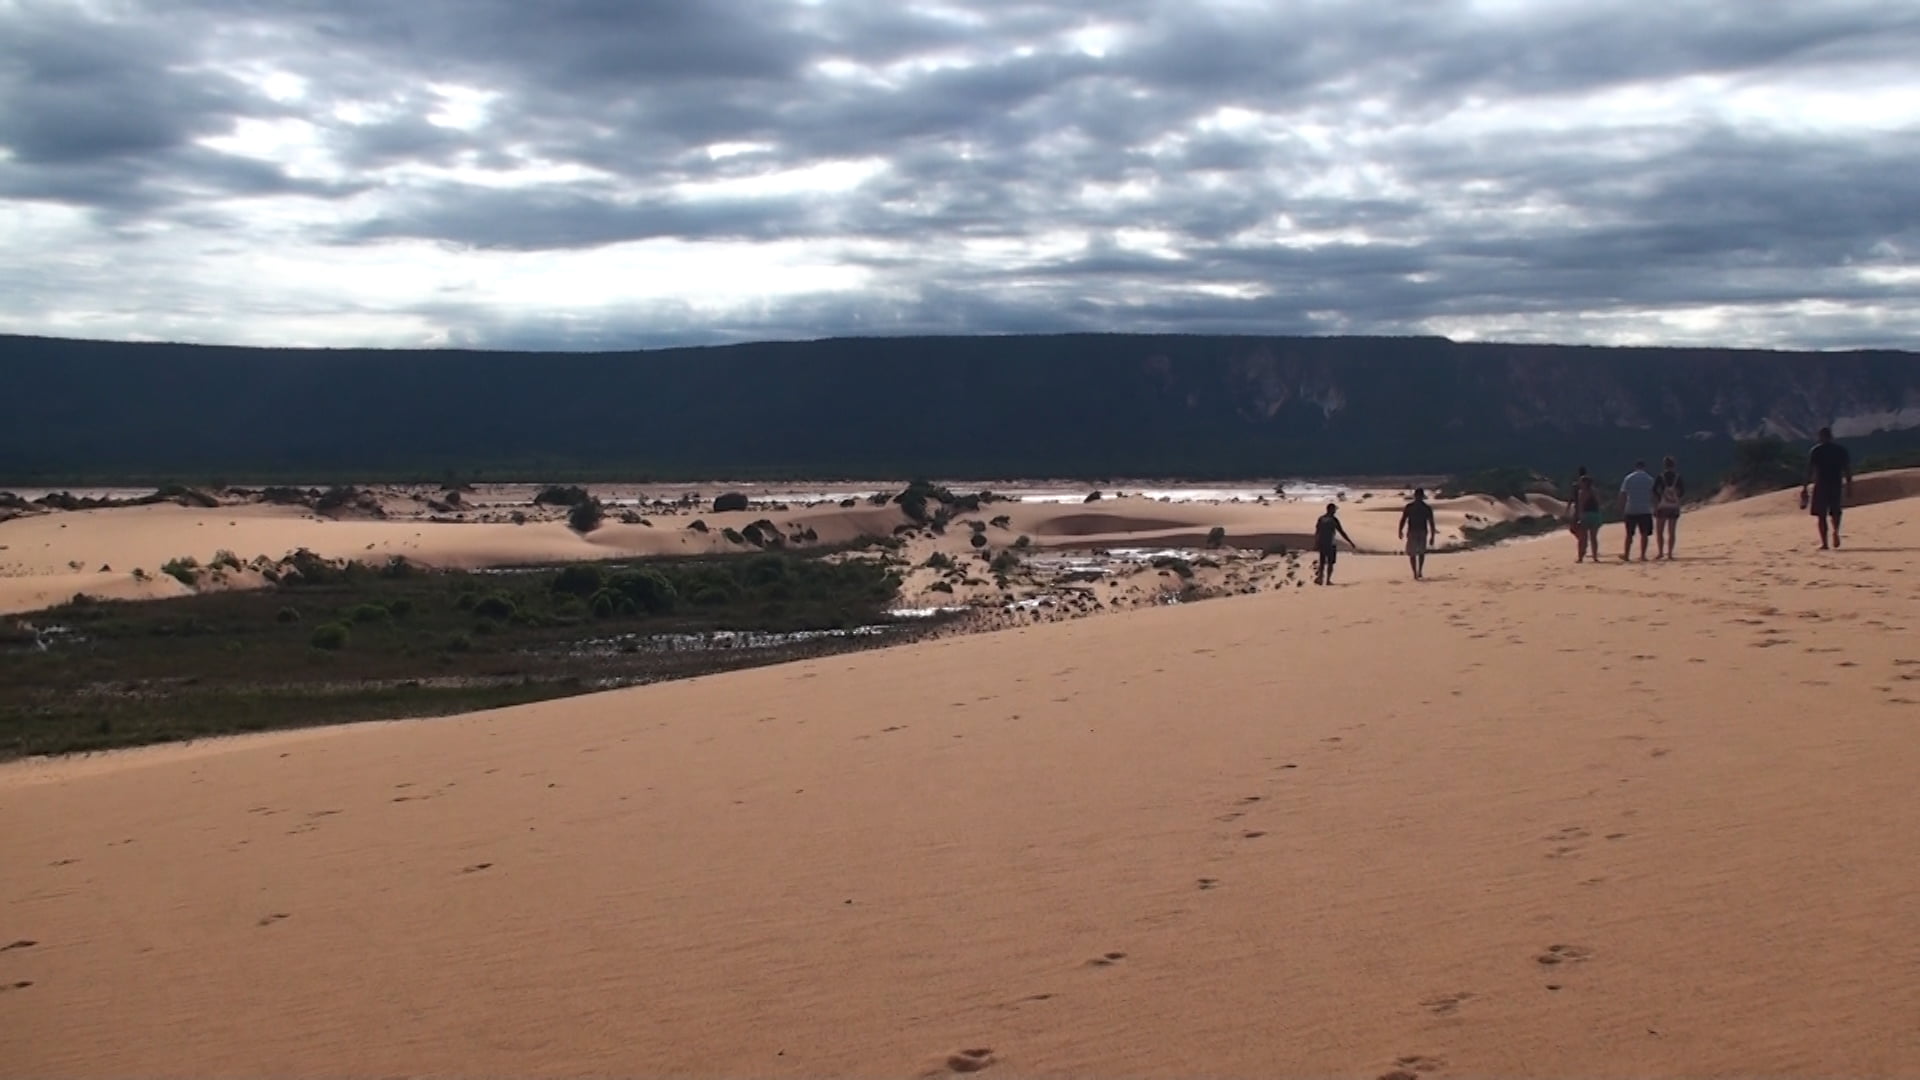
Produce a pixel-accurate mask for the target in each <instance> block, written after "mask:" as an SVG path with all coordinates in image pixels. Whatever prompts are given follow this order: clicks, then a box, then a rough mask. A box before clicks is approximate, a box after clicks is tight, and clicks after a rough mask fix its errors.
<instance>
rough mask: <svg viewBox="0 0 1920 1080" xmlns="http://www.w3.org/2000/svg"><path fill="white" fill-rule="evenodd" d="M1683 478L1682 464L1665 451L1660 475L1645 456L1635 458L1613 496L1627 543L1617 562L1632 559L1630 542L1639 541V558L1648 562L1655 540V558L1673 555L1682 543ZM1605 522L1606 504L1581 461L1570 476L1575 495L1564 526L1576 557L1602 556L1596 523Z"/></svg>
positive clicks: (1569, 503) (1685, 490)
mask: <svg viewBox="0 0 1920 1080" xmlns="http://www.w3.org/2000/svg"><path fill="white" fill-rule="evenodd" d="M1686 495H1687V482H1686V481H1685V480H1684V479H1682V478H1681V476H1680V467H1679V464H1678V463H1677V462H1675V461H1674V459H1673V458H1672V457H1671V456H1669V457H1667V458H1666V459H1665V460H1664V461H1662V462H1661V465H1660V473H1659V475H1657V476H1656V475H1654V474H1653V473H1650V472H1648V471H1647V463H1646V462H1645V461H1636V462H1634V463H1633V471H1632V472H1630V473H1628V474H1627V476H1626V479H1624V480H1622V481H1620V494H1619V496H1618V498H1617V500H1616V502H1617V505H1618V507H1619V509H1620V520H1621V522H1622V523H1623V524H1624V525H1626V527H1627V542H1626V545H1625V546H1624V547H1622V548H1621V549H1620V561H1621V562H1627V561H1628V560H1630V559H1632V558H1633V541H1634V539H1635V538H1636V537H1638V538H1639V540H1640V561H1641V562H1646V561H1647V543H1648V541H1652V542H1653V544H1654V556H1653V557H1654V558H1656V559H1671V558H1673V555H1674V551H1675V550H1676V549H1677V548H1678V547H1679V543H1680V502H1681V500H1682V499H1684V498H1686ZM1605 521H1606V509H1605V504H1604V503H1603V502H1602V501H1601V498H1600V491H1599V489H1598V488H1596V487H1595V486H1594V483H1593V474H1592V473H1589V472H1588V471H1587V467H1586V466H1585V465H1582V466H1580V471H1579V472H1578V473H1577V474H1575V476H1574V478H1573V498H1572V499H1570V500H1568V501H1567V528H1568V530H1569V531H1570V532H1572V533H1573V536H1574V540H1575V541H1576V542H1577V544H1578V549H1577V550H1578V554H1577V556H1576V557H1575V559H1574V561H1575V562H1585V561H1586V560H1587V559H1589V558H1590V559H1592V560H1593V561H1594V562H1599V561H1600V526H1601V525H1602V524H1604V523H1605Z"/></svg>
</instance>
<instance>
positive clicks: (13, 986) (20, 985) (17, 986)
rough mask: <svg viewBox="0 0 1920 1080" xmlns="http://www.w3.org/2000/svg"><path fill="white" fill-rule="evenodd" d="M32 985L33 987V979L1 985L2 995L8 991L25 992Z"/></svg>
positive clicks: (0, 991)
mask: <svg viewBox="0 0 1920 1080" xmlns="http://www.w3.org/2000/svg"><path fill="white" fill-rule="evenodd" d="M32 985H33V980H32V979H21V980H20V981H19V982H10V983H0V993H4V992H6V991H8V990H25V989H26V988H27V987H29V986H32Z"/></svg>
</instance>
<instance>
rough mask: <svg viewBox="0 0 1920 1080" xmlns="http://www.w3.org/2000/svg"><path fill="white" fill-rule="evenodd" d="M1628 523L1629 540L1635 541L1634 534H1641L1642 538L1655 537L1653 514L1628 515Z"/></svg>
mask: <svg viewBox="0 0 1920 1080" xmlns="http://www.w3.org/2000/svg"><path fill="white" fill-rule="evenodd" d="M1626 523H1627V539H1629V540H1631V539H1633V534H1634V533H1639V534H1640V535H1641V536H1652V535H1653V515H1652V514H1628V515H1627V516H1626Z"/></svg>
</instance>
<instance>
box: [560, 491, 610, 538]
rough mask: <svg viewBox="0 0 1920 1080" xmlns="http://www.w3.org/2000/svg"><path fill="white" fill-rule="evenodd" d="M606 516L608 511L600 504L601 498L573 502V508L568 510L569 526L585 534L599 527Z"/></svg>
mask: <svg viewBox="0 0 1920 1080" xmlns="http://www.w3.org/2000/svg"><path fill="white" fill-rule="evenodd" d="M606 517H607V511H606V509H605V508H604V507H602V506H601V505H600V500H599V499H591V498H590V499H587V500H586V501H585V502H578V503H575V504H573V509H572V510H569V511H567V528H569V529H572V530H573V531H574V532H577V533H579V534H580V535H582V536H585V535H586V534H588V533H590V532H592V531H593V530H595V529H597V528H599V527H600V523H601V522H602V521H605V520H606Z"/></svg>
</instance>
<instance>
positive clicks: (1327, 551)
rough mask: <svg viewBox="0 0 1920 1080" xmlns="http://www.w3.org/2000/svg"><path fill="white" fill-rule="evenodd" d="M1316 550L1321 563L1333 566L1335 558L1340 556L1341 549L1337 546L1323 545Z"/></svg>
mask: <svg viewBox="0 0 1920 1080" xmlns="http://www.w3.org/2000/svg"><path fill="white" fill-rule="evenodd" d="M1316 551H1317V552H1318V554H1319V556H1320V563H1321V565H1323V566H1332V565H1333V562H1334V560H1335V559H1337V558H1339V556H1340V549H1339V548H1336V547H1323V548H1318V549H1316Z"/></svg>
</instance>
